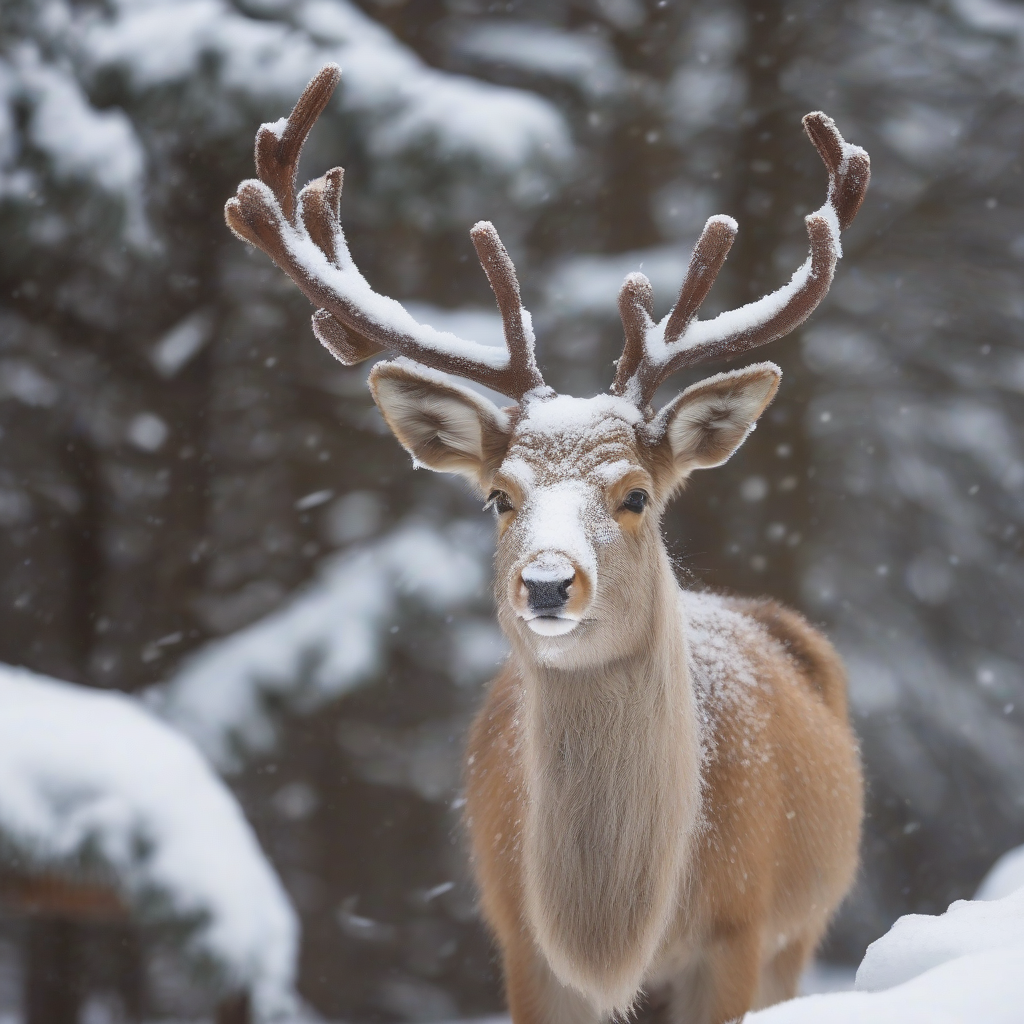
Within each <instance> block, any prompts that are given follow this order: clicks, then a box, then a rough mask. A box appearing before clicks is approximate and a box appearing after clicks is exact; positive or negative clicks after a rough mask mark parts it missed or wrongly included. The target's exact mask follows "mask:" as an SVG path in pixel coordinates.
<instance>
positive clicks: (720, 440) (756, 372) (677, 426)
mask: <svg viewBox="0 0 1024 1024" xmlns="http://www.w3.org/2000/svg"><path fill="white" fill-rule="evenodd" d="M781 379H782V371H781V370H780V369H779V368H778V367H777V366H776V365H775V364H774V363H756V364H755V365H754V366H747V367H744V368H743V369H742V370H732V371H730V372H729V373H719V374H716V375H715V376H714V377H708V378H707V380H702V381H698V383H696V384H692V385H691V386H690V387H688V388H687V389H686V390H685V391H684V392H683V393H682V394H681V395H679V396H678V397H677V398H675V399H673V401H671V402H669V404H668V405H666V406H665V408H664V409H662V410H661V411H660V412H659V413H658V415H657V416H656V417H655V419H654V421H653V422H652V424H651V429H652V431H653V432H654V433H655V434H656V435H660V436H661V437H662V438H663V441H662V443H663V444H665V445H667V446H668V448H669V449H670V451H671V455H672V461H673V462H674V463H675V465H676V468H677V469H678V470H679V472H681V473H688V472H689V471H690V470H693V469H710V468H711V467H713V466H720V465H721V464H722V463H723V462H725V461H726V460H727V459H728V458H729V456H730V455H732V453H733V452H734V451H736V449H737V448H739V446H740V445H741V444H743V442H744V441H745V440H746V438H747V435H748V434H749V433H750V432H751V430H753V429H754V424H755V423H756V422H757V419H758V417H759V416H760V415H761V413H763V412H764V411H765V409H766V408H767V407H768V404H769V402H771V400H772V399H773V398H774V397H775V392H776V391H778V389H779V381H780V380H781Z"/></svg>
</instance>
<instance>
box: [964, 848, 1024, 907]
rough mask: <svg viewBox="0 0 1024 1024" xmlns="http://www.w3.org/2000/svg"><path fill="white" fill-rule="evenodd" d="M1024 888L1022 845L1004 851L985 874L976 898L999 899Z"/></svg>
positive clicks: (1023, 850)
mask: <svg viewBox="0 0 1024 1024" xmlns="http://www.w3.org/2000/svg"><path fill="white" fill-rule="evenodd" d="M1020 889H1024V846H1018V847H1017V848H1016V849H1015V850H1010V851H1008V852H1007V853H1004V854H1003V855H1002V857H1000V858H999V860H997V861H996V862H995V864H993V865H992V870H991V871H989V873H988V874H987V875H986V876H985V878H984V879H983V881H982V883H981V885H979V886H978V891H977V892H976V893H975V894H974V898H975V899H976V900H1001V899H1002V898H1003V897H1004V896H1009V895H1010V894H1011V893H1015V892H1018V891H1019V890H1020Z"/></svg>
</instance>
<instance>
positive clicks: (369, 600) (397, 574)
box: [154, 522, 492, 770]
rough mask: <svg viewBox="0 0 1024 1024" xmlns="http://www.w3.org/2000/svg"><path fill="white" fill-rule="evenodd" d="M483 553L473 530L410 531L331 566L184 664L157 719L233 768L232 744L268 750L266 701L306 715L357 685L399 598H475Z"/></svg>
mask: <svg viewBox="0 0 1024 1024" xmlns="http://www.w3.org/2000/svg"><path fill="white" fill-rule="evenodd" d="M491 545H492V541H491V537H490V531H488V530H486V529H485V528H478V527H477V525H475V524H468V523H455V524H453V525H452V526H450V527H448V528H447V529H446V530H444V531H440V530H437V529H434V528H433V527H430V526H428V525H426V524H424V523H417V522H409V523H406V524H404V525H402V526H399V527H398V528H396V529H395V530H394V531H393V532H392V533H390V534H388V535H386V536H384V537H383V538H381V539H379V540H377V541H375V542H372V543H369V544H366V545H365V546H361V547H357V548H355V549H353V550H350V551H348V552H345V553H343V554H341V555H339V556H337V557H335V558H334V559H332V560H330V561H328V562H327V563H326V564H325V565H324V566H323V568H322V570H321V572H320V575H319V578H318V579H317V580H316V581H315V582H313V583H312V584H311V585H310V586H309V587H307V588H306V589H305V590H304V591H300V592H299V594H298V595H297V596H295V597H294V598H292V599H291V600H290V601H289V602H288V603H287V604H285V605H284V606H283V607H282V608H280V609H278V610H277V611H275V612H272V613H271V614H270V615H268V616H266V617H265V618H263V619H261V620H259V621H258V622H255V623H253V624H252V625H251V626H248V627H247V628H245V629H242V630H240V631H239V632H238V633H235V634H233V635H232V636H229V637H227V638H225V639H224V640H218V641H214V642H213V643H211V644H209V645H208V646H207V647H205V648H203V649H202V650H200V651H199V652H198V653H197V654H195V655H193V656H192V657H191V658H189V659H188V660H186V662H185V663H184V664H183V665H182V667H181V668H180V670H179V671H178V672H177V673H176V675H175V676H174V677H173V678H172V679H171V680H170V681H169V682H168V683H167V684H165V686H164V687H163V689H162V691H161V692H160V694H159V695H158V696H157V697H154V700H155V701H156V702H157V703H158V706H159V708H160V713H161V714H162V715H163V716H164V717H166V718H167V719H168V720H170V721H171V722H172V723H173V724H174V725H176V726H177V727H178V728H180V729H182V731H184V732H185V733H187V734H188V735H189V736H191V737H192V738H193V739H194V740H195V741H196V743H198V744H199V746H200V747H201V748H202V749H203V750H204V751H205V752H206V754H207V755H208V756H209V757H210V758H211V759H212V760H213V761H214V762H215V763H216V764H217V765H218V766H219V767H221V768H222V769H228V770H230V769H232V768H235V767H237V764H238V762H237V749H236V748H237V745H239V744H240V745H241V746H242V747H243V748H250V749H263V750H265V749H268V748H269V747H270V746H272V744H273V742H274V739H275V736H274V732H273V726H272V724H271V721H270V719H269V718H268V717H267V715H266V713H265V710H264V696H265V695H267V694H271V693H275V694H287V693H289V692H293V691H294V692H296V694H297V695H299V696H301V699H302V701H303V702H304V705H303V706H304V707H307V708H308V707H309V706H316V704H317V703H319V702H322V701H325V700H329V699H331V698H333V697H335V696H337V695H338V694H341V693H343V692H345V691H346V690H349V689H351V688H352V687H354V686H357V685H358V684H359V683H361V682H363V681H364V680H366V679H367V678H369V677H370V676H371V675H372V674H373V673H374V672H375V671H377V669H378V668H379V666H380V662H381V654H382V637H383V634H384V633H385V632H386V630H387V628H388V627H389V626H390V625H391V622H392V621H393V619H394V617H395V616H396V614H397V612H398V602H399V599H400V598H401V597H402V596H403V595H405V596H414V597H415V598H416V599H417V600H419V601H422V602H423V603H424V604H426V605H427V606H428V607H429V608H432V609H434V610H435V611H446V610H449V609H454V608H457V607H459V606H462V605H465V604H469V603H472V602H473V601H475V600H477V599H479V598H480V597H481V596H482V595H483V593H484V590H485V588H486V582H487V568H486V567H487V562H488V560H489V557H490V551H491ZM298 691H301V693H300V694H299V693H298Z"/></svg>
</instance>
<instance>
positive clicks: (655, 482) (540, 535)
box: [225, 65, 870, 1024]
mask: <svg viewBox="0 0 1024 1024" xmlns="http://www.w3.org/2000/svg"><path fill="white" fill-rule="evenodd" d="M340 74H341V72H340V70H339V68H338V67H337V66H336V65H329V66H327V67H325V68H324V69H323V70H322V71H321V72H320V73H319V74H318V75H317V76H316V77H315V78H314V79H313V80H312V81H311V82H310V84H309V86H308V87H307V89H306V90H305V92H304V93H303V94H302V96H301V97H300V99H299V100H298V102H297V104H296V105H295V108H294V109H293V111H292V113H291V115H290V116H289V117H288V118H287V119H284V118H282V119H281V120H280V121H278V122H276V123H273V124H264V125H263V126H262V127H261V128H260V129H259V131H258V134H257V136H256V169H257V175H258V177H257V178H256V179H250V180H247V181H244V182H242V183H241V184H240V185H239V187H238V190H237V194H236V195H235V197H234V198H232V199H230V200H229V201H228V203H227V205H226V208H225V216H226V219H227V223H228V226H229V227H230V228H231V230H232V231H233V232H234V233H235V234H236V235H237V236H238V237H239V238H240V239H242V240H244V241H246V242H249V243H251V244H252V245H254V246H256V247H258V248H259V249H261V250H262V251H263V252H264V253H266V254H267V255H268V256H269V257H270V258H271V259H272V260H273V261H274V262H275V263H276V264H277V265H278V267H280V268H281V269H282V270H283V271H284V272H285V273H286V274H288V275H289V277H291V279H292V280H293V281H294V283H295V284H296V285H297V286H298V287H299V288H300V289H301V290H302V292H303V293H304V294H305V295H306V296H307V297H308V298H309V299H310V301H311V302H312V303H313V304H314V306H316V307H317V309H316V312H315V313H314V314H313V318H312V326H313V332H314V334H315V336H316V337H317V339H318V340H319V341H320V342H321V343H322V344H323V345H324V346H325V347H326V348H327V349H328V350H329V351H330V352H331V353H332V354H333V355H334V356H335V357H336V358H337V359H339V360H340V361H341V362H342V363H343V364H344V365H346V366H352V365H355V364H357V363H359V362H361V361H363V360H365V359H368V358H370V357H372V356H376V355H379V354H381V353H391V354H393V355H394V356H395V357H396V358H394V359H392V360H389V361H380V362H377V363H376V364H375V365H374V366H373V367H372V369H371V371H370V373H369V388H370V391H371V394H372V397H373V400H374V401H375V402H376V404H377V407H378V408H379V410H380V412H381V414H382V415H383V418H384V420H385V422H386V423H387V426H388V427H389V428H390V430H391V432H392V433H393V434H394V436H395V437H396V438H397V440H398V441H399V442H400V443H401V445H402V446H403V447H404V448H405V449H406V450H407V451H408V452H409V454H410V455H411V456H412V459H413V461H414V464H415V465H416V466H423V467H427V468H429V469H431V470H435V471H439V472H444V473H450V474H455V475H457V476H460V477H462V478H463V479H464V480H467V481H469V483H470V484H471V485H472V486H473V487H474V488H475V489H476V490H477V491H478V492H479V493H480V495H481V497H486V505H485V508H490V509H492V510H493V514H494V517H495V519H496V526H497V528H496V533H497V540H496V554H495V562H494V596H495V602H496V606H497V617H498V621H499V623H500V625H501V628H502V630H503V631H504V633H505V636H506V637H507V638H508V643H509V651H510V653H509V655H508V658H507V660H506V662H505V663H504V665H503V667H502V668H501V670H500V672H499V673H498V675H497V677H496V678H495V679H494V680H492V682H491V684H490V686H489V688H488V689H487V691H486V697H485V699H484V702H483V706H482V708H481V710H480V712H479V714H478V716H477V718H476V720H475V723H474V725H473V727H472V729H471V732H470V736H469V741H468V750H467V755H466V758H465V762H464V763H465V801H466V802H465V824H466V827H467V831H468V836H469V846H470V855H471V863H472V865H473V871H474V873H475V876H476V881H477V884H478V889H479V899H480V907H481V910H482V914H483V917H484V918H485V921H486V923H487V924H488V926H489V928H490V930H491V932H492V933H493V936H494V937H495V939H496V942H497V945H498V947H499V949H500V953H501V958H502V962H503V967H504V980H505V990H506V996H507V1001H508V1005H509V1008H510V1011H511V1015H512V1020H513V1022H514V1024H594V1022H599V1021H607V1020H610V1019H613V1018H618V1019H627V1018H628V1017H629V1016H630V1015H631V1014H635V1013H638V1012H641V1011H643V1010H644V1008H645V1007H646V1010H647V1011H649V1012H655V1011H656V1012H658V1013H659V1014H661V1016H659V1018H658V1019H667V1020H671V1021H677V1022H683V1021H686V1022H691V1021H693V1022H696V1021H707V1022H712V1024H723V1022H725V1021H733V1020H738V1019H740V1018H742V1017H743V1015H744V1014H745V1013H746V1012H747V1010H749V1009H751V1008H756V1007H760V1006H766V1005H770V1004H772V1003H774V1002H777V1001H779V1000H782V999H786V998H791V997H792V996H794V995H795V994H796V991H797V985H798V979H799V977H800V975H801V972H802V970H803V968H804V966H805V965H806V964H807V962H808V960H809V958H810V957H811V955H812V954H813V952H814V950H815V949H816V947H817V945H818V944H819V941H820V940H821V938H822V936H823V934H824V932H825V929H826V927H827V925H828V924H829V921H830V920H831V918H832V916H833V915H834V913H835V911H836V909H837V908H838V906H839V904H840V903H841V901H842V899H843V898H844V896H845V894H846V892H847V890H848V889H849V887H850V885H851V884H852V880H853V878H854V876H855V873H856V870H857V864H858V848H859V842H860V829H861V820H862V816H863V780H862V772H861V766H860V757H859V747H858V743H857V739H856V736H855V734H854V732H853V730H852V727H851V724H850V720H849V714H848V709H847V697H846V677H845V673H844V668H843V665H842V662H841V660H840V658H839V655H838V653H837V652H836V650H835V649H834V648H833V647H832V645H831V644H830V643H829V641H828V640H827V639H826V638H825V637H824V636H823V635H822V634H821V633H820V632H819V631H818V630H817V629H815V628H814V627H812V626H811V625H810V624H809V623H808V622H807V621H806V620H805V619H804V618H803V617H802V616H801V615H800V614H798V613H797V612H795V611H793V610H790V609H788V608H786V607H783V606H782V605H781V604H779V603H777V602H775V601H773V600H771V599H758V600H755V599H741V598H735V597H729V596H725V595H721V594H716V593H713V592H711V591H701V590H692V589H691V590H688V589H684V588H682V587H681V586H680V584H679V583H678V582H677V579H676V576H675V574H674V572H673V568H672V563H671V562H670V559H669V556H668V554H667V550H666V545H665V541H664V539H663V536H662V529H661V518H662V514H663V512H664V510H665V508H666V506H667V504H668V502H669V501H670V500H671V499H672V498H673V497H675V496H676V495H677V494H678V493H679V492H681V491H682V490H683V489H684V486H685V484H686V482H687V480H688V478H689V476H690V474H691V473H693V472H694V471H695V470H700V469H710V468H712V467H715V466H719V465H721V464H722V463H724V462H725V461H726V460H727V459H728V458H729V457H730V456H731V455H732V454H733V453H734V452H735V451H736V449H737V448H739V446H740V445H741V444H742V443H743V441H744V440H745V438H746V437H747V435H748V434H749V433H750V432H751V431H752V430H753V429H754V427H755V425H756V422H757V420H758V418H759V417H760V416H761V414H762V413H763V412H764V411H765V409H766V408H767V406H768V405H769V403H770V402H771V401H772V399H773V398H774V396H775V394H776V391H777V390H778V387H779V382H780V380H781V371H780V369H779V368H778V367H777V366H776V365H775V364H773V363H770V362H762V363H755V364H753V365H750V366H747V367H744V368H742V369H736V370H728V371H725V372H721V373H717V374H715V375H713V376H710V377H706V378H705V379H702V380H699V381H697V382H696V383H693V384H691V385H690V386H688V387H687V388H686V389H685V390H683V391H682V392H681V393H679V394H678V395H677V396H676V397H674V398H672V399H671V400H670V401H668V402H667V403H665V404H664V405H662V406H661V408H659V409H657V410H656V409H655V408H654V407H653V404H652V403H653V401H654V398H655V393H656V391H657V390H658V389H659V388H660V387H661V385H662V384H663V383H664V382H665V381H666V380H667V378H668V377H670V376H671V375H673V374H674V373H676V372H677V371H679V370H682V369H684V368H690V367H694V366H697V365H698V364H700V363H703V362H706V361H709V360H721V359H728V358H733V357H736V356H738V355H740V354H742V353H744V352H746V351H748V350H750V349H753V348H756V347H758V346H761V345H764V344H767V343H769V342H771V341H773V340H776V339H778V338H781V337H782V336H784V335H786V334H788V333H790V332H791V331H793V330H794V329H795V328H797V327H798V326H799V325H800V324H802V323H803V322H804V321H805V320H806V319H807V317H808V316H810V314H811V312H812V311H813V310H814V309H815V307H816V306H817V305H818V303H820V302H821V300H822V298H823V297H824V296H825V294H826V293H827V292H828V289H829V286H830V284H831V282H832V278H833V275H834V273H835V268H836V263H837V260H838V259H839V258H840V256H841V254H842V250H841V243H840V232H841V231H843V230H845V229H846V228H847V227H848V226H849V225H850V223H851V222H852V221H853V219H854V217H855V215H856V213H857V211H858V209H859V208H860V205H861V203H862V201H863V198H864V194H865V191H866V189H867V186H868V181H869V177H870V161H869V157H868V154H867V153H866V152H865V151H864V150H863V149H861V148H859V147H856V146H853V145H850V144H848V143H846V142H845V141H844V140H843V137H842V136H841V135H840V133H839V130H838V129H837V127H836V125H835V123H834V122H833V121H832V119H831V118H829V117H827V116H826V115H825V114H823V113H821V112H815V113H811V114H808V115H807V116H806V117H805V118H804V119H803V126H804V129H805V131H806V133H807V135H808V136H809V138H810V140H811V142H812V143H813V144H814V146H815V147H816V149H817V151H818V153H819V155H820V156H821V158H822V160H823V162H824V164H825V168H826V170H827V172H828V176H829V185H828V193H827V198H826V202H825V204H824V206H822V207H821V208H820V209H819V210H817V211H816V212H815V213H812V214H810V215H808V216H807V217H806V218H805V221H806V228H807V233H808V237H809V242H810V253H809V256H808V258H807V260H806V261H805V263H804V264H803V265H802V266H801V267H800V268H799V269H798V270H797V271H796V272H795V273H794V274H793V276H792V278H791V280H790V281H789V282H788V283H787V284H785V285H784V286H782V287H781V288H779V289H778V290H776V291H774V292H772V293H770V294H769V295H766V296H765V297H763V298H761V299H759V300H757V301H754V302H751V303H748V304H747V305H744V306H741V307H739V308H738V309H733V310H728V311H726V312H724V313H721V314H720V315H718V316H716V317H714V318H712V319H709V320H700V319H698V317H697V313H698V310H699V308H700V306H701V304H702V302H703V301H704V299H705V297H706V296H707V294H708V292H709V290H710V289H711V286H712V284H713V282H714V280H715V278H716V276H717V275H718V273H719V271H720V270H721V268H722V265H723V263H724V261H725V258H726V256H727V254H728V252H729V249H730V247H731V245H732V243H733V240H734V238H735V237H736V233H737V226H736V223H735V221H733V220H732V219H731V218H729V217H725V216H714V217H711V218H710V219H709V220H708V221H707V223H706V225H705V227H704V230H703V232H702V233H701V235H700V237H699V239H698V241H697V244H696V247H695V248H694V250H693V254H692V256H691V258H690V261H689V265H688V269H687V271H686V275H685V278H684V280H683V283H682V287H681V289H680V291H679V296H678V299H677V301H676V303H675V305H674V307H673V308H672V310H671V312H670V313H668V314H667V315H666V316H665V317H664V318H663V319H662V320H661V321H660V322H657V323H656V322H655V321H654V318H653V290H652V287H651V284H650V282H649V281H648V280H647V278H646V277H645V276H644V275H643V274H641V273H633V274H630V275H629V276H628V277H627V278H626V280H625V282H624V284H623V286H622V288H621V291H620V293H619V296H618V307H619V312H620V315H621V319H622V325H623V330H624V334H625V343H624V348H623V352H622V356H621V358H620V359H619V360H618V362H617V365H616V371H615V376H614V380H613V382H612V384H611V387H610V388H609V390H608V391H607V392H605V393H603V394H599V395H596V396H593V397H589V398H577V397H574V396H571V395H562V394H558V393H556V392H555V390H554V389H553V388H551V387H550V386H549V385H547V384H546V383H545V381H544V378H543V377H542V375H541V372H540V369H539V368H538V365H537V361H536V357H535V338H534V332H533V328H532V322H531V318H530V314H529V313H528V312H527V311H526V310H525V309H524V308H523V306H522V302H521V299H520V290H519V283H518V279H517V276H516V272H515V268H514V266H513V264H512V261H511V259H510V258H509V255H508V253H507V251H506V250H505V248H504V246H503V245H502V242H501V240H500V238H499V237H498V234H497V232H496V231H495V229H494V227H493V226H492V225H491V224H490V223H488V222H480V223H478V224H477V225H475V226H474V227H473V228H472V230H471V238H472V241H473V244H474V247H475V249H476V252H477V255H478V257H479V260H480V263H481V265H482V267H483V270H484V272H485V274H486V275H487V278H488V281H489V283H490V285H491V288H492V290H493V292H494V295H495V298H496V301H497V305H498V310H499V312H500V314H501V320H502V325H503V332H504V339H505V346H504V348H497V347H494V346H486V345H483V344H480V343H478V342H474V341H472V340H468V339H462V338H458V337H455V336H454V335H451V334H447V333H442V332H439V331H437V330H435V329H434V328H432V327H430V326H428V325H426V324H421V323H419V322H418V321H416V320H415V319H413V317H412V316H411V315H410V314H409V313H408V312H407V311H406V310H405V309H404V307H403V306H402V305H401V304H400V303H399V302H398V301H397V300H395V299H393V298H390V297H387V296H384V295H381V294H379V293H377V292H375V291H374V290H373V289H372V288H371V287H370V285H369V283H368V282H367V281H366V279H365V278H364V277H363V276H362V274H361V273H360V271H359V270H358V268H357V267H356V265H355V264H354V262H353V260H352V257H351V255H350V253H349V250H348V246H347V243H346V240H345V236H344V233H343V230H342V227H341V219H340V199H341V187H342V176H343V171H342V169H341V168H334V169H333V170H330V171H328V172H327V173H326V174H325V175H323V176H322V177H320V178H317V179H315V180H314V181H311V182H309V183H308V184H307V185H305V187H303V188H302V190H301V191H299V192H298V193H297V194H296V191H295V187H296V166H297V163H298V158H299V153H300V151H301V149H302V145H303V142H304V140H305V138H306V136H307V135H308V133H309V131H310V129H311V128H312V126H313V124H314V123H315V121H316V120H317V118H318V117H319V115H320V113H321V112H322V111H323V109H324V108H325V106H326V105H327V102H328V101H329V99H330V96H331V94H332V91H333V90H334V88H335V86H336V84H337V82H338V80H339V77H340ZM453 376H454V377H460V378H463V379H465V380H468V381H470V382H474V383H476V384H478V385H484V386H485V387H486V388H489V389H491V390H492V391H495V392H497V393H498V394H500V395H502V396H505V397H507V398H509V399H511V401H512V404H511V405H508V406H504V407H499V405H498V404H496V403H494V402H492V401H491V400H490V399H489V398H487V397H484V396H483V395H482V394H481V393H479V392H478V391H476V390H473V389H472V388H470V387H469V386H467V385H465V384H461V383H458V382H456V381H455V380H453V379H452V377H453Z"/></svg>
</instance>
